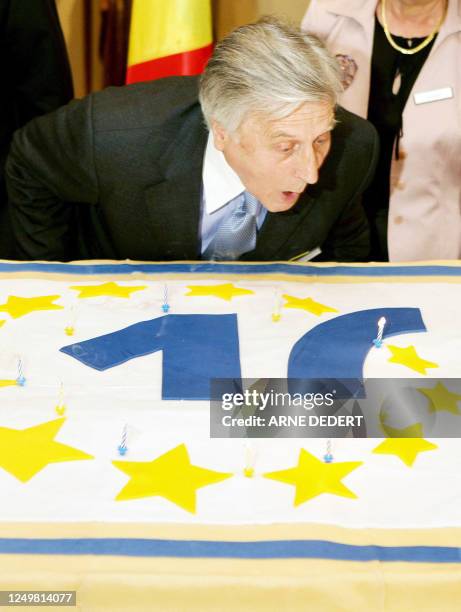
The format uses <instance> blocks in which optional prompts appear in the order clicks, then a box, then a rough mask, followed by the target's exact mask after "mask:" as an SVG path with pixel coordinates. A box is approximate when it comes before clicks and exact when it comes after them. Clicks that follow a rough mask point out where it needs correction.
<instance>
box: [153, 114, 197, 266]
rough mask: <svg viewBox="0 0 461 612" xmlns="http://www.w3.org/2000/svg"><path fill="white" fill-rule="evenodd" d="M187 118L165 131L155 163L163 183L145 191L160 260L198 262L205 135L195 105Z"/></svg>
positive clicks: (181, 118)
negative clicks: (162, 148) (163, 149)
mask: <svg viewBox="0 0 461 612" xmlns="http://www.w3.org/2000/svg"><path fill="white" fill-rule="evenodd" d="M190 115H191V116H190V117H189V118H187V119H184V116H181V117H180V118H179V121H180V122H181V125H180V126H179V127H178V126H177V125H173V126H171V127H170V128H166V130H165V133H164V134H163V135H162V142H163V143H164V145H165V151H164V152H163V153H162V154H161V155H160V156H159V157H158V158H157V159H156V160H155V164H156V166H157V168H158V170H160V173H161V175H162V177H163V180H161V181H160V182H158V183H156V184H155V185H152V186H150V187H148V188H147V190H146V202H147V208H148V211H149V214H150V217H151V221H152V223H153V231H154V236H153V240H154V239H155V240H156V248H155V250H156V251H158V252H159V253H160V254H161V256H162V259H168V260H196V259H200V240H199V224H200V204H201V188H202V165H203V157H204V152H205V146H206V141H207V135H208V132H207V130H206V128H205V127H204V124H203V117H202V114H201V112H200V109H199V106H198V105H197V107H196V108H194V109H193V110H192V111H191V113H190ZM178 130H179V131H178ZM157 148H158V145H157Z"/></svg>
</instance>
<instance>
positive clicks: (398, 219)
mask: <svg viewBox="0 0 461 612" xmlns="http://www.w3.org/2000/svg"><path fill="white" fill-rule="evenodd" d="M402 222H403V217H402V216H401V215H397V216H396V217H394V223H395V224H396V225H400V224H401V223H402Z"/></svg>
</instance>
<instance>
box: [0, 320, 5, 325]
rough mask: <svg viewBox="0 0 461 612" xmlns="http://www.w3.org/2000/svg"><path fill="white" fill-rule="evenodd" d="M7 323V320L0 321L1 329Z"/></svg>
mask: <svg viewBox="0 0 461 612" xmlns="http://www.w3.org/2000/svg"><path fill="white" fill-rule="evenodd" d="M5 323H6V321H5V319H2V320H1V321H0V327H3V326H4V325H5Z"/></svg>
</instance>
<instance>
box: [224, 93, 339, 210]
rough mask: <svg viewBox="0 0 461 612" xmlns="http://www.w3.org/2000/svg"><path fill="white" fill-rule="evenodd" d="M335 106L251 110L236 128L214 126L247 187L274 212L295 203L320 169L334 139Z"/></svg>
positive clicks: (236, 170) (325, 103)
mask: <svg viewBox="0 0 461 612" xmlns="http://www.w3.org/2000/svg"><path fill="white" fill-rule="evenodd" d="M333 119H334V114H333V108H332V106H331V104H328V103H327V102H306V103H305V104H303V105H301V106H299V107H298V108H297V109H296V110H295V111H294V112H292V113H291V114H290V115H288V116H287V117H284V118H283V119H273V118H271V117H270V116H268V115H265V114H263V113H259V114H256V113H253V114H250V115H248V116H247V117H246V118H245V119H244V120H243V121H242V123H241V125H240V126H239V128H238V130H237V131H236V132H235V133H230V132H228V131H227V130H225V129H224V128H222V127H221V126H220V125H219V124H217V123H215V124H214V125H213V126H212V130H213V136H214V142H215V147H216V148H217V149H219V150H220V151H222V152H223V154H224V157H225V158H226V161H227V163H228V164H229V165H230V166H231V168H232V169H233V170H234V171H235V172H236V173H237V174H238V176H239V177H240V180H241V181H242V183H243V184H244V185H245V188H246V189H247V190H248V191H249V192H250V193H252V194H253V195H254V196H256V197H257V198H258V200H259V201H260V202H261V203H262V204H263V205H264V206H265V207H266V208H267V209H268V210H270V211H271V212H282V211H284V210H288V209H290V208H291V207H292V206H294V205H295V204H296V202H297V200H298V198H299V196H300V194H301V193H302V192H303V191H304V189H305V188H306V187H307V185H313V184H314V183H316V182H317V180H318V171H319V168H320V166H321V165H322V163H323V161H324V160H325V157H326V156H327V155H328V151H329V150H330V145H331V130H332V128H333V123H334V122H333Z"/></svg>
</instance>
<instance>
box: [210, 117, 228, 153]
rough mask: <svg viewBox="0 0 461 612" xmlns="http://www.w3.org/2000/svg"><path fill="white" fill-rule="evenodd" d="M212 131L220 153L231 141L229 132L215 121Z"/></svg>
mask: <svg viewBox="0 0 461 612" xmlns="http://www.w3.org/2000/svg"><path fill="white" fill-rule="evenodd" d="M211 131H212V133H213V140H214V146H215V148H216V149H218V151H223V150H224V147H225V145H226V143H227V141H228V139H229V132H228V131H227V130H226V129H225V128H223V126H222V125H221V124H220V123H219V122H218V121H216V120H215V119H213V120H212V122H211Z"/></svg>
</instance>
